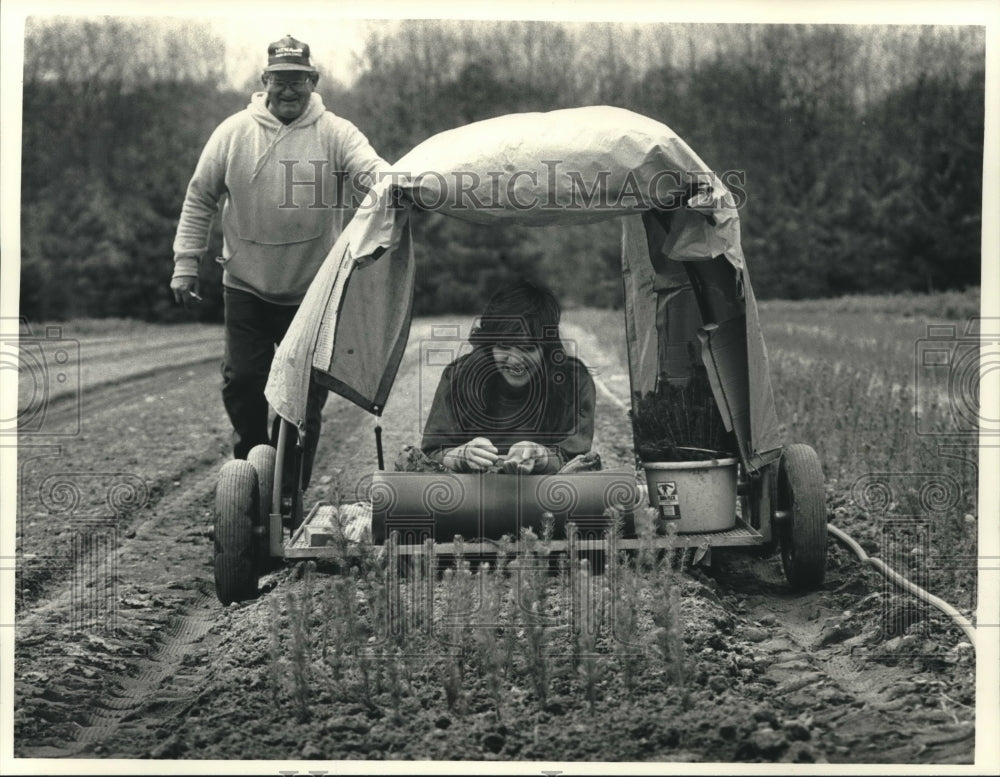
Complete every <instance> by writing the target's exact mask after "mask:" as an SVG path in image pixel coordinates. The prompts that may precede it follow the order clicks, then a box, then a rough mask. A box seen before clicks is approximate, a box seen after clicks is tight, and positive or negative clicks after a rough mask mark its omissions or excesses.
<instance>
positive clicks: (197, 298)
mask: <svg viewBox="0 0 1000 777" xmlns="http://www.w3.org/2000/svg"><path fill="white" fill-rule="evenodd" d="M188 294H190V295H191V296H192V297H194V298H195V299H196V300H198V301H199V302H201V296H200V295H199V294H198V292H196V291H188Z"/></svg>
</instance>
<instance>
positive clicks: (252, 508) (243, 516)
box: [215, 459, 260, 604]
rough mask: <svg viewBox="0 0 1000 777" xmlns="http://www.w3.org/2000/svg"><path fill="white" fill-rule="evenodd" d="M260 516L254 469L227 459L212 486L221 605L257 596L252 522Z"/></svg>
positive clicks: (216, 562)
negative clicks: (213, 490)
mask: <svg viewBox="0 0 1000 777" xmlns="http://www.w3.org/2000/svg"><path fill="white" fill-rule="evenodd" d="M259 515H260V489H259V487H258V484H257V470H255V469H254V467H253V465H252V464H251V463H250V462H248V461H243V460H242V459H234V460H233V461H227V462H226V463H225V465H223V467H222V471H221V472H220V473H219V482H218V483H217V484H216V487H215V593H216V595H217V596H218V597H219V601H220V602H222V603H223V604H230V603H231V602H242V601H246V600H247V599H253V598H255V597H256V596H257V568H256V564H255V558H254V536H253V525H254V523H255V522H256V521H257V520H258V516H259Z"/></svg>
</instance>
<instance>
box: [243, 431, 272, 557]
mask: <svg viewBox="0 0 1000 777" xmlns="http://www.w3.org/2000/svg"><path fill="white" fill-rule="evenodd" d="M276 453H277V452H276V451H275V449H274V448H273V447H272V446H270V445H256V446H254V447H253V448H251V449H250V453H249V454H247V461H249V462H250V463H251V464H252V465H253V468H254V469H255V470H257V486H258V493H259V497H260V506H259V510H258V511H257V519H256V521H254V546H255V549H256V553H255V557H256V560H257V562H256V563H257V571H258V572H267V571H270V570H271V569H272V568H273V561H274V560H273V559H272V558H271V553H270V538H269V536H268V532H269V530H270V526H271V501H272V497H273V494H274V462H275V457H276Z"/></svg>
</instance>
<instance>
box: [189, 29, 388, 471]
mask: <svg viewBox="0 0 1000 777" xmlns="http://www.w3.org/2000/svg"><path fill="white" fill-rule="evenodd" d="M267 54H268V60H267V67H266V68H264V72H263V74H262V76H261V80H262V82H263V84H264V89H265V91H263V92H256V93H254V94H253V96H252V97H251V100H250V104H249V105H248V106H247V107H246V109H245V110H243V111H240V112H239V113H237V114H234V115H232V116H230V117H229V118H227V119H226V120H225V121H223V122H222V124H220V125H219V126H218V127H217V128H216V130H215V131H214V132H213V133H212V136H211V137H210V138H209V140H208V143H207V144H206V145H205V148H204V150H203V151H202V153H201V158H200V159H199V160H198V165H197V167H196V168H195V171H194V175H193V177H192V178H191V182H190V183H189V184H188V189H187V195H186V196H185V198H184V205H183V208H182V210H181V216H180V222H179V223H178V225H177V235H176V237H175V239H174V246H173V248H174V273H173V278H172V280H171V281H170V288H171V290H172V291H173V294H174V298H175V299H176V300H177V301H178V302H179V303H182V304H184V305H185V306H188V305H189V304H191V303H192V301H200V300H201V297H199V296H198V264H199V261H200V260H201V257H202V255H203V254H204V253H205V251H206V250H207V248H208V236H209V228H210V227H211V223H212V219H213V217H214V216H215V213H216V210H217V208H218V205H219V203H220V201H221V202H222V231H223V241H224V242H223V255H222V256H221V257H219V258H218V259H217V261H219V262H220V263H221V264H222V266H223V268H224V271H223V279H222V282H223V287H224V288H223V297H224V303H225V356H224V359H223V362H222V376H223V383H222V400H223V403H224V405H225V407H226V412H227V413H228V415H229V418H230V421H231V422H232V425H233V455H234V457H235V458H238V459H245V458H246V457H247V454H248V453H249V452H250V450H251V449H252V448H253V447H254V446H255V445H259V444H261V443H267V442H268V441H269V433H268V406H267V400H266V399H265V397H264V386H265V384H266V382H267V377H268V373H269V372H270V369H271V360H272V358H273V355H274V347H275V345H276V344H277V343H278V342H279V341H280V340H281V338H282V337H283V336H284V334H285V332H286V330H287V329H288V326H289V324H290V323H291V320H292V318H293V316H294V315H295V311H296V310H297V309H298V306H299V303H301V301H302V298H303V297H304V296H305V293H306V289H307V288H308V286H309V283H310V281H312V279H313V276H314V275H315V274H316V271H317V270H318V269H319V267H320V265H321V264H322V262H323V260H324V259H325V258H326V255H327V253H328V252H329V251H330V248H331V247H332V246H333V243H334V242H335V241H336V239H337V237H338V236H339V235H340V233H341V232H342V231H343V229H344V227H345V226H346V224H347V222H348V220H349V219H350V217H351V214H352V212H353V211H352V210H351V209H350V206H351V204H352V203H354V202H357V200H358V196H359V195H360V194H361V193H362V192H363V191H365V190H366V189H367V188H368V186H370V184H371V183H372V182H373V181H374V179H375V176H376V175H377V173H379V172H380V171H381V170H383V169H385V168H386V167H388V163H387V162H386V161H385V160H384V159H382V157H380V156H379V155H378V154H377V153H376V152H375V150H374V149H373V148H372V147H371V145H370V144H369V142H368V139H367V138H366V137H365V136H364V135H363V134H362V133H361V131H360V130H358V128H357V127H355V126H354V125H353V124H352V123H351V122H349V121H347V120H346V119H343V118H340V117H339V116H337V115H335V114H334V113H332V112H329V111H327V110H326V107H325V105H324V104H323V100H322V98H321V97H320V96H319V95H318V94H317V93H316V92H315V88H316V84H317V82H318V81H319V73H318V71H317V70H316V68H315V67H313V65H312V62H311V60H310V52H309V46H308V45H307V44H305V43H303V42H301V41H298V40H296V39H295V38H292V37H291V36H286V37H284V38H282V39H281V40H279V41H276V42H274V43H272V44H271V45H270V46H268V49H267ZM325 399H326V392H325V391H322V390H314V391H312V392H311V393H310V402H309V411H308V413H307V419H306V435H305V450H304V457H303V471H302V482H303V487H305V486H306V485H308V482H309V476H310V473H311V469H312V458H313V455H314V454H315V450H316V442H317V438H318V436H319V430H320V413H321V410H322V406H323V403H324V401H325Z"/></svg>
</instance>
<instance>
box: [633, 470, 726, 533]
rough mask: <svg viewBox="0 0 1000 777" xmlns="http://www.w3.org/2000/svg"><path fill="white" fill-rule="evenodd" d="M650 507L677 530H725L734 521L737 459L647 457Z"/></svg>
mask: <svg viewBox="0 0 1000 777" xmlns="http://www.w3.org/2000/svg"><path fill="white" fill-rule="evenodd" d="M642 467H643V469H644V470H645V473H646V485H647V487H648V490H649V504H650V507H652V508H654V509H658V510H659V511H660V514H661V515H662V516H663V517H664V518H666V519H667V520H668V521H673V522H675V523H674V524H673V525H674V528H675V531H677V533H679V534H692V533H696V532H709V531H725V530H726V529H732V528H733V527H734V526H735V525H736V459H735V458H731V459H709V460H707V461H650V462H644V463H643V465H642Z"/></svg>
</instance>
